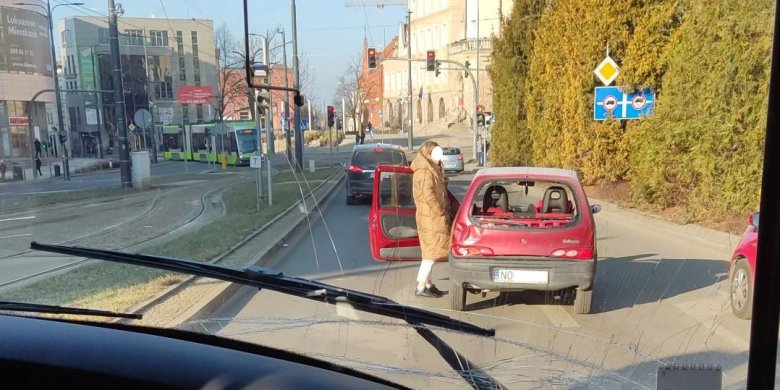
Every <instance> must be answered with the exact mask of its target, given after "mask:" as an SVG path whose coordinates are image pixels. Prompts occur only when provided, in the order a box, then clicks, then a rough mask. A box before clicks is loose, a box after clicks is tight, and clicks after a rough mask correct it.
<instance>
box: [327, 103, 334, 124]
mask: <svg viewBox="0 0 780 390" xmlns="http://www.w3.org/2000/svg"><path fill="white" fill-rule="evenodd" d="M335 115H336V109H335V108H333V106H328V127H333V125H334V124H335V123H336V118H335Z"/></svg>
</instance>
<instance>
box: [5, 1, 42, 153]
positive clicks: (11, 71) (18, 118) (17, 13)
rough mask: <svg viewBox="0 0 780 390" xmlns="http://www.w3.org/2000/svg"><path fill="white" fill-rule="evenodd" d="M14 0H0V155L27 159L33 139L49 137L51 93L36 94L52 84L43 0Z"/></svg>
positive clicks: (32, 150)
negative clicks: (18, 0) (17, 1)
mask: <svg viewBox="0 0 780 390" xmlns="http://www.w3.org/2000/svg"><path fill="white" fill-rule="evenodd" d="M14 2H15V1H13V0H0V159H7V160H16V159H29V158H30V157H31V155H32V154H33V153H34V149H33V142H34V140H35V139H36V138H37V139H39V140H40V141H41V142H42V143H48V142H49V140H50V137H49V135H50V130H52V132H53V130H54V128H53V127H52V125H53V124H54V123H55V122H54V117H52V115H51V114H52V111H51V109H52V108H53V105H52V103H53V102H54V94H53V93H51V92H44V93H40V94H39V92H41V91H43V90H50V89H53V88H54V78H53V76H54V74H53V71H54V67H53V66H52V58H51V44H50V37H49V20H48V18H47V15H46V8H45V4H46V3H44V2H40V3H41V7H37V6H34V5H14V4H13V3H14ZM28 3H34V4H37V3H38V2H37V1H29V2H28ZM33 97H35V101H34V102H33V101H32V99H33Z"/></svg>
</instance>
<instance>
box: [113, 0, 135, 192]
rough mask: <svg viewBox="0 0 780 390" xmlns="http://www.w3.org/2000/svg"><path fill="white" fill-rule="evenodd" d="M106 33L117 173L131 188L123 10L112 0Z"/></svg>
mask: <svg viewBox="0 0 780 390" xmlns="http://www.w3.org/2000/svg"><path fill="white" fill-rule="evenodd" d="M108 12H109V17H108V33H109V38H110V41H111V59H112V60H113V66H114V102H115V103H114V104H115V107H114V108H115V112H116V128H117V130H118V131H119V171H120V174H121V177H122V188H130V187H132V181H131V178H130V151H129V150H128V148H127V147H128V145H127V124H126V123H125V97H124V94H123V93H122V68H121V67H120V65H119V60H120V58H119V29H118V28H117V17H118V16H119V14H120V13H124V10H122V9H121V8H120V9H116V8H115V7H114V0H108Z"/></svg>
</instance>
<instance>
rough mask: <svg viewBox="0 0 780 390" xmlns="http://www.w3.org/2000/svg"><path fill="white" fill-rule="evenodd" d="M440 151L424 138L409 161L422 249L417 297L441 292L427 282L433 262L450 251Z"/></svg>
mask: <svg viewBox="0 0 780 390" xmlns="http://www.w3.org/2000/svg"><path fill="white" fill-rule="evenodd" d="M443 156H444V151H443V150H442V149H441V147H439V145H438V144H437V143H436V142H433V141H428V142H426V143H424V144H423V145H422V146H421V147H420V152H419V153H418V154H417V157H416V158H415V159H414V161H413V162H412V165H411V168H412V171H414V176H413V179H412V183H413V187H412V193H413V195H414V202H415V204H416V206H417V212H416V214H415V220H416V222H417V233H418V236H419V238H420V249H421V250H422V263H421V264H420V271H419V272H418V273H417V291H416V292H415V294H416V295H418V296H423V297H429V298H439V297H441V296H442V295H444V294H443V292H442V291H440V290H439V289H438V288H436V286H435V285H433V283H431V271H432V270H433V263H435V262H436V261H443V260H447V255H448V254H449V251H450V222H451V221H450V220H449V216H448V215H447V183H446V182H445V178H444V171H443V170H442V168H441V165H440V161H441V159H442V157H443Z"/></svg>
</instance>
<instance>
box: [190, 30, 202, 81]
mask: <svg viewBox="0 0 780 390" xmlns="http://www.w3.org/2000/svg"><path fill="white" fill-rule="evenodd" d="M190 36H191V38H192V68H193V75H194V79H195V85H200V58H199V57H198V32H197V31H191V32H190Z"/></svg>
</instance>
